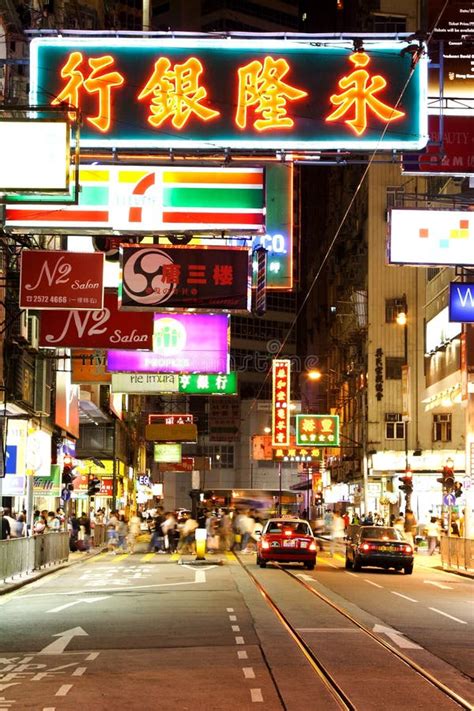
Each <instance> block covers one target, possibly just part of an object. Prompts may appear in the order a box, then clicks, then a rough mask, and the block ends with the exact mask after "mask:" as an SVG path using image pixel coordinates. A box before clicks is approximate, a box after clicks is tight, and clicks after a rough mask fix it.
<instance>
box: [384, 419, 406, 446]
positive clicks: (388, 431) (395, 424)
mask: <svg viewBox="0 0 474 711" xmlns="http://www.w3.org/2000/svg"><path fill="white" fill-rule="evenodd" d="M385 439H405V422H403V421H402V416H401V414H400V413H399V412H386V413H385Z"/></svg>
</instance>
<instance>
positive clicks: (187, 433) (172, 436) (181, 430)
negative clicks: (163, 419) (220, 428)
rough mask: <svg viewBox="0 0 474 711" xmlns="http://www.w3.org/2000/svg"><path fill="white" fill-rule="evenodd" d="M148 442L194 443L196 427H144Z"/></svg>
mask: <svg viewBox="0 0 474 711" xmlns="http://www.w3.org/2000/svg"><path fill="white" fill-rule="evenodd" d="M145 439H146V440H147V441H148V442H150V441H151V442H196V441H197V425H156V424H154V425H145Z"/></svg>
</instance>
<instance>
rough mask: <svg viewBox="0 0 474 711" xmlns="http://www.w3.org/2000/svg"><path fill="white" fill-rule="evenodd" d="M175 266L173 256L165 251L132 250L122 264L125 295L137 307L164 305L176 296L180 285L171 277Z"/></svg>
mask: <svg viewBox="0 0 474 711" xmlns="http://www.w3.org/2000/svg"><path fill="white" fill-rule="evenodd" d="M173 266H174V262H173V259H172V258H171V256H170V255H169V254H166V253H165V252H163V251H162V250H159V249H140V250H133V251H132V252H131V253H129V257H128V259H127V260H126V261H125V260H124V262H123V276H122V288H123V291H124V293H125V294H126V295H127V296H128V297H129V298H130V299H131V300H132V301H133V302H134V303H135V304H137V305H142V306H158V305H160V304H163V303H165V302H166V301H168V299H170V298H171V297H172V296H173V294H174V292H175V290H176V286H177V284H176V283H173V282H172V281H171V279H170V278H169V276H168V275H169V273H170V270H171V269H172V267H173ZM166 272H168V275H167V274H166Z"/></svg>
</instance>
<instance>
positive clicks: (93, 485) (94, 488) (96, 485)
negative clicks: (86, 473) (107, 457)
mask: <svg viewBox="0 0 474 711" xmlns="http://www.w3.org/2000/svg"><path fill="white" fill-rule="evenodd" d="M99 491H100V479H98V478H97V477H96V476H94V477H92V479H91V480H90V481H89V484H88V487H87V495H88V496H95V495H96V494H98V493H99Z"/></svg>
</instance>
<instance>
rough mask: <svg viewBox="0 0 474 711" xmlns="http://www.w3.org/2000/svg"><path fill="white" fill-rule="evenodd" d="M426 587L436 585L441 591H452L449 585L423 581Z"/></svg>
mask: <svg viewBox="0 0 474 711" xmlns="http://www.w3.org/2000/svg"><path fill="white" fill-rule="evenodd" d="M423 582H424V583H425V584H426V585H435V586H436V587H437V588H440V590H452V587H450V586H449V585H443V583H436V582H435V581H434V580H423Z"/></svg>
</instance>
